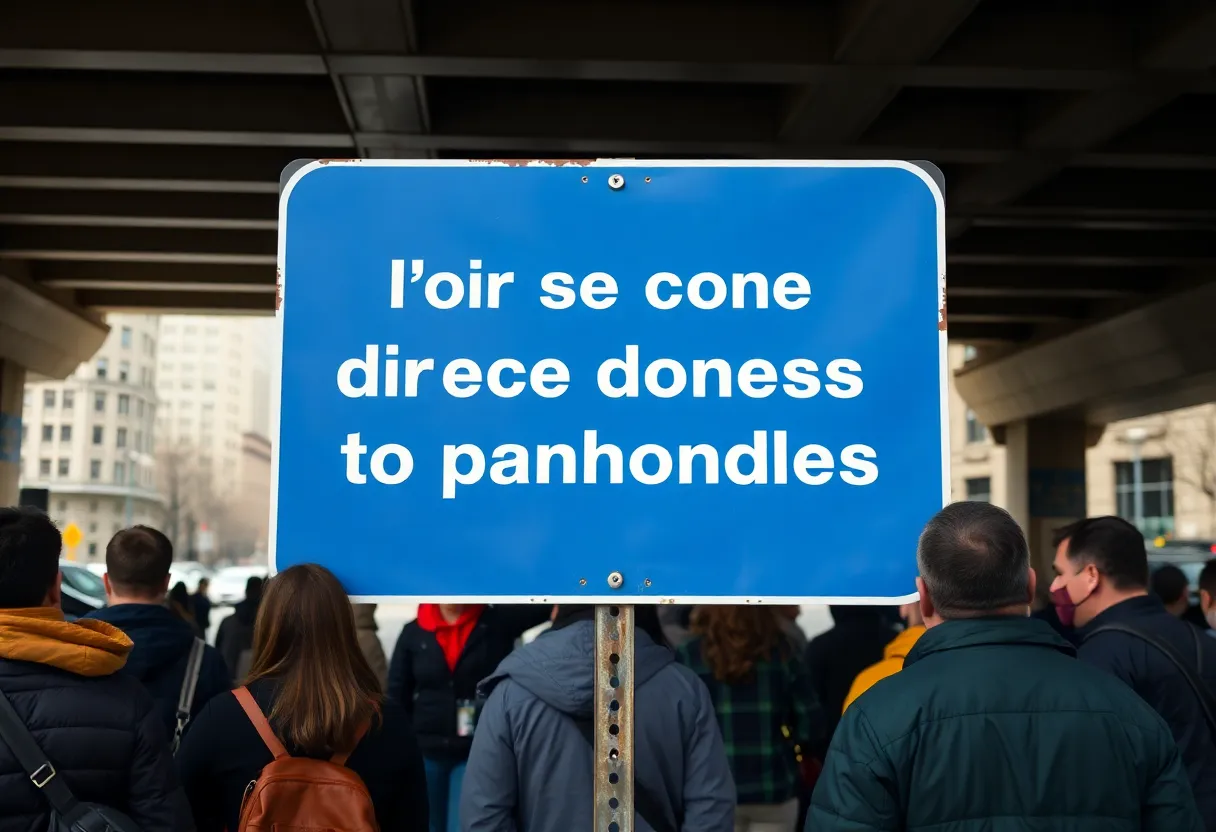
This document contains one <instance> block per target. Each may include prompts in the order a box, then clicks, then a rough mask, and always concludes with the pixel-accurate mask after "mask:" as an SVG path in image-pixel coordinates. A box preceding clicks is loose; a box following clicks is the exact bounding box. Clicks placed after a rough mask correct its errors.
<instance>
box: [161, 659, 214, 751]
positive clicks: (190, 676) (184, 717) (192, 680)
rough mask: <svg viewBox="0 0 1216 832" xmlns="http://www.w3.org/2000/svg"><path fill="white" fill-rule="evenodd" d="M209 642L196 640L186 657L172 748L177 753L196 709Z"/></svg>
mask: <svg viewBox="0 0 1216 832" xmlns="http://www.w3.org/2000/svg"><path fill="white" fill-rule="evenodd" d="M206 647H207V642H205V641H203V640H202V639H201V638H196V639H195V640H194V643H193V644H191V645H190V655H189V656H187V657H186V675H185V676H183V677H182V689H181V691H180V692H179V693H178V696H177V727H176V728H175V729H174V731H173V742H172V743H170V748H171V749H172V751H173V753H174V754H176V753H177V749H178V746H180V745H181V744H182V734H184V733H186V726H187V725H189V724H190V712H191V711H192V710H193V709H194V689H195V688H197V687H198V674H199V671H200V670H202V667H203V651H204V650H205V649H206Z"/></svg>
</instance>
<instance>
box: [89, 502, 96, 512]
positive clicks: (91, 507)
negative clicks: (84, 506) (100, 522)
mask: <svg viewBox="0 0 1216 832" xmlns="http://www.w3.org/2000/svg"><path fill="white" fill-rule="evenodd" d="M89 511H97V501H96V500H89Z"/></svg>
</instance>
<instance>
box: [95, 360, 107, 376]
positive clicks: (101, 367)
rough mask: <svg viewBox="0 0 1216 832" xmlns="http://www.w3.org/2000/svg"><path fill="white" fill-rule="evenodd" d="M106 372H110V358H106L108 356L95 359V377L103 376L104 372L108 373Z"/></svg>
mask: <svg viewBox="0 0 1216 832" xmlns="http://www.w3.org/2000/svg"><path fill="white" fill-rule="evenodd" d="M108 372H110V359H108V358H99V359H97V377H98V378H105V377H106V373H108Z"/></svg>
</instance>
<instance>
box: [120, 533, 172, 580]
mask: <svg viewBox="0 0 1216 832" xmlns="http://www.w3.org/2000/svg"><path fill="white" fill-rule="evenodd" d="M172 564H173V544H172V543H170V542H169V538H167V537H165V536H164V535H163V534H162V533H161V532H158V531H157V530H156V529H153V528H150V527H148V526H132V527H131V528H129V529H123V530H122V531H120V532H119V533H118V534H116V535H114V536H113V537H112V538H110V542H109V544H108V545H107V546H106V574H107V575H108V576H109V578H110V583H111V584H113V585H114V586H115V587H117V588H118V590H119V591H120V592H141V593H144V594H147V595H155V594H156V593H158V592H161V591H163V590H162V587H163V586H164V584H165V579H166V578H168V577H169V567H170V566H171V565H172Z"/></svg>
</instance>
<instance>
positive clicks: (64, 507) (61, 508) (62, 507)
mask: <svg viewBox="0 0 1216 832" xmlns="http://www.w3.org/2000/svg"><path fill="white" fill-rule="evenodd" d="M67 510H68V501H67V500H60V501H59V513H60V514H63V513H64V512H65V511H67Z"/></svg>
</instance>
